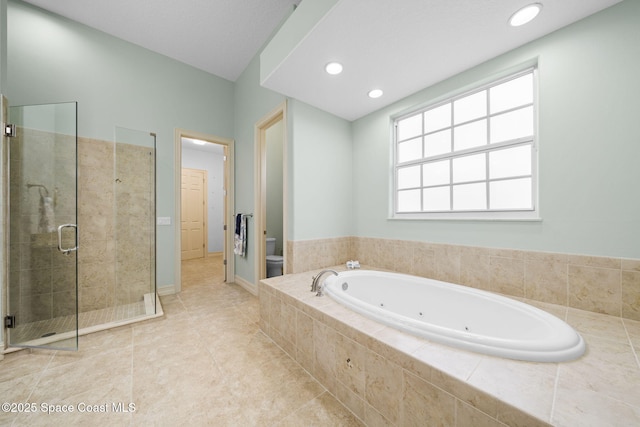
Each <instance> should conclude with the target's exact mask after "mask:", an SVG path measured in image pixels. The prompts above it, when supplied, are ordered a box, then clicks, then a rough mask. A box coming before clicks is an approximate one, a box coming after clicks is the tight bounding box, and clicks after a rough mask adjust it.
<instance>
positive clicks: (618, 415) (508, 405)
mask: <svg viewBox="0 0 640 427" xmlns="http://www.w3.org/2000/svg"><path fill="white" fill-rule="evenodd" d="M336 268H337V269H344V268H341V267H340V266H338V267H336ZM317 272H318V271H317V270H315V271H309V272H304V273H299V274H291V275H286V276H281V277H275V278H270V279H266V280H264V281H262V282H261V283H260V285H259V294H260V314H261V319H260V325H261V328H262V329H263V331H264V332H265V333H266V334H267V335H269V336H270V337H271V338H272V339H273V340H274V341H276V343H278V344H279V345H280V346H281V347H282V348H283V349H284V350H285V351H286V352H287V353H288V354H289V355H290V356H291V357H292V358H294V359H295V360H296V361H297V362H298V363H300V365H302V366H303V367H304V368H305V369H306V370H307V371H308V372H310V373H311V374H312V375H313V376H314V377H315V378H316V379H318V380H319V381H320V382H321V383H322V384H323V385H324V386H325V387H326V388H327V389H328V391H329V392H331V393H332V394H333V395H334V396H336V398H338V400H340V401H341V402H342V403H343V404H344V405H345V406H347V407H348V408H349V409H350V410H351V411H352V412H353V413H354V414H355V415H356V416H358V417H359V418H360V419H361V420H362V421H363V422H364V423H365V424H366V425H369V426H378V425H402V426H405V425H406V426H411V425H416V426H417V425H447V426H471V425H473V426H504V425H509V426H527V427H528V426H543V425H548V423H549V424H551V425H556V426H576V425H584V426H604V425H612V426H613V425H617V426H630V425H640V387H638V384H640V362H639V360H638V354H639V353H640V322H639V321H636V320H630V319H622V318H620V317H614V316H609V315H605V314H596V313H593V312H589V311H585V310H580V309H575V308H571V307H566V306H559V305H554V304H549V303H540V302H535V301H531V300H525V302H527V303H530V304H533V305H535V306H537V307H539V308H542V309H544V310H546V311H549V312H550V313H552V314H554V315H556V316H558V317H560V318H562V319H564V320H566V321H567V322H568V323H569V324H570V325H572V326H573V327H574V328H576V329H577V330H578V331H579V332H580V333H581V334H582V336H583V337H584V338H585V340H586V342H587V352H586V354H585V355H584V356H583V357H582V358H580V359H578V360H576V361H573V362H564V363H560V364H556V363H532V362H521V361H513V360H508V359H502V358H496V357H492V356H485V355H480V354H476V353H471V352H467V351H464V350H458V349H453V348H450V347H446V346H443V345H439V344H435V343H432V342H429V341H427V340H423V339H420V338H417V337H414V336H411V335H408V334H405V333H402V332H400V331H397V330H395V329H391V328H389V327H386V326H384V325H381V324H379V323H376V322H374V321H372V320H370V319H368V318H365V317H363V316H361V315H359V314H357V313H354V312H351V311H349V310H348V309H346V308H345V307H343V306H341V305H339V304H338V303H336V302H334V301H333V300H331V299H330V298H329V297H326V296H323V297H316V296H315V295H314V294H313V293H311V292H310V291H309V286H310V283H311V277H312V275H313V274H315V273H317Z"/></svg>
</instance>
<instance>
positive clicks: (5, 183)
mask: <svg viewBox="0 0 640 427" xmlns="http://www.w3.org/2000/svg"><path fill="white" fill-rule="evenodd" d="M1 98H2V99H1V103H2V126H3V130H2V217H3V224H4V225H3V233H2V234H3V235H2V243H3V246H2V251H3V253H2V268H3V277H2V282H3V283H2V298H1V300H0V301H1V302H2V305H1V307H0V314H1V316H2V319H3V326H4V328H3V329H2V335H1V339H2V342H3V350H4V351H11V350H9V349H20V348H48V349H55V350H74V351H75V350H77V349H78V336H79V324H78V257H77V250H78V246H79V245H78V242H79V234H78V225H77V222H78V131H77V123H78V120H77V114H78V104H77V102H67V103H54V104H41V105H22V106H16V107H13V108H23V109H29V108H34V109H35V108H44V109H46V108H48V107H54V106H60V105H73V120H71V121H69V122H66V123H65V127H66V129H67V130H69V129H71V130H72V134H64V133H59V132H58V131H57V127H58V124H57V123H58V122H57V121H56V120H57V117H58V110H54V115H53V116H52V117H53V120H54V122H55V123H56V125H55V127H56V130H53V131H51V130H49V129H46V130H40V131H36V132H40V133H44V134H53V135H54V143H55V141H57V140H58V139H59V138H60V139H68V140H69V141H71V140H72V141H74V142H73V155H72V157H71V158H70V161H69V163H68V164H65V165H63V166H67V167H69V166H70V165H71V162H73V168H74V170H73V174H72V183H73V188H69V189H68V190H67V189H64V190H65V191H64V192H63V193H62V194H61V195H60V199H61V200H62V201H61V203H62V204H64V203H69V201H70V200H72V203H73V204H72V205H71V206H72V209H71V210H72V211H73V213H72V216H73V223H69V221H64V220H63V221H62V222H64V224H63V223H60V224H58V222H60V221H58V220H59V219H60V218H56V216H57V215H56V213H57V212H55V204H56V199H57V191H58V186H57V185H56V186H54V187H52V186H51V185H49V188H51V191H52V196H51V199H52V200H50V201H51V202H52V204H51V206H50V208H51V211H50V212H51V214H52V215H53V218H54V219H55V220H56V221H55V225H52V224H47V225H48V226H47V227H46V228H47V230H46V233H44V234H48V235H49V240H48V241H47V242H45V241H44V240H43V241H42V242H41V243H44V246H43V247H44V248H45V250H46V248H49V249H50V250H51V259H50V262H51V265H50V268H51V279H50V280H51V283H50V284H51V292H52V296H51V298H52V304H53V286H54V280H55V279H54V277H55V274H54V272H53V271H54V267H55V265H56V264H55V263H56V257H57V258H59V259H63V260H65V261H64V263H62V264H69V265H68V266H67V267H66V269H67V270H65V271H67V272H68V271H71V269H72V270H73V277H72V279H71V280H72V281H73V282H74V283H73V290H70V291H69V292H72V293H73V294H74V295H75V301H71V303H72V304H73V305H74V306H75V310H74V313H69V314H67V315H60V316H58V315H56V316H54V307H53V305H52V307H51V313H50V317H51V319H52V320H53V319H54V318H56V319H57V318H60V317H65V316H66V317H69V316H73V318H72V319H67V323H69V322H68V320H71V323H72V324H73V325H74V326H75V328H74V329H71V328H68V330H61V333H60V334H59V335H58V334H57V332H58V331H54V332H53V333H51V334H44V335H43V336H42V337H39V338H35V339H33V338H30V339H28V340H27V341H16V342H11V339H12V333H11V332H12V331H11V330H12V329H14V328H15V327H16V326H17V325H16V323H22V320H19V321H18V320H17V318H18V317H20V316H22V314H21V315H19V316H14V315H13V313H15V312H16V308H15V307H14V308H13V309H12V304H11V299H12V295H11V289H10V280H12V279H13V280H15V277H12V276H11V271H10V269H11V216H10V215H11V201H10V198H11V190H10V188H11V187H10V185H11V176H12V174H11V158H10V156H11V148H10V145H11V138H14V137H15V129H16V128H17V126H15V127H13V129H10V127H9V126H8V125H7V123H6V122H8V118H9V106H8V101H7V99H6V97H4V96H2V97H1ZM23 111H24V110H23ZM36 115H37V114H36ZM47 118H49V119H51V117H47ZM10 130H13V131H14V133H13V134H12V133H11V132H10ZM23 143H24V141H23ZM31 144H34V142H31ZM31 144H30V145H31ZM54 147H55V146H54ZM22 154H23V153H22V152H20V156H22ZM21 165H22V162H21ZM57 166H58V165H57V164H56V165H54V167H53V171H56V170H57ZM36 169H37V168H36ZM65 172H69V170H68V169H65ZM49 178H51V177H49ZM28 181H29V180H28ZM43 182H44V181H43ZM47 183H48V182H47ZM54 183H56V184H57V183H58V182H57V181H56V179H55V177H54ZM26 185H27V188H28V189H31V188H32V187H38V191H39V192H40V195H41V198H42V197H45V196H43V190H44V194H45V195H46V196H47V197H48V196H49V189H48V188H47V186H46V185H44V184H41V183H35V184H34V183H30V182H27V184H26ZM71 192H73V195H72V199H70V196H69V195H70V193H71ZM19 197H20V199H24V197H25V196H24V195H23V194H22V193H19ZM27 197H29V196H28V194H27ZM20 203H23V200H21V201H20ZM42 210H43V206H40V216H42V215H44V214H43V212H42ZM71 210H68V211H67V212H64V211H62V212H64V213H62V214H60V216H61V217H62V218H64V217H65V215H67V216H68V215H69V213H70V212H71ZM69 218H70V217H67V218H64V219H69ZM14 220H15V218H14ZM40 220H41V221H42V218H41V219H40ZM18 221H19V225H18V226H19V227H20V233H22V232H23V225H22V223H21V221H22V220H21V219H20V218H18ZM45 222H46V221H45ZM41 225H42V224H40V225H39V226H38V227H39V229H38V234H42V233H41V231H42V230H41V229H40V226H41ZM32 228H33V227H31V229H30V230H29V233H30V235H31V233H32V231H33V230H32ZM65 228H73V229H74V233H73V235H71V236H70V235H69V233H68V232H64V231H63V230H64V229H65ZM14 230H15V228H14ZM63 234H65V238H64V239H63ZM54 236H57V239H56V238H55V237H54ZM40 237H42V236H40ZM19 240H20V243H19V244H20V245H21V246H22V245H23V242H22V238H19ZM40 240H41V239H40ZM55 240H57V242H56V241H55ZM63 240H64V243H63ZM56 246H57V251H56V250H55V249H53V248H55V247H56ZM41 249H42V248H41ZM21 251H22V249H20V252H21ZM58 252H60V253H61V254H62V256H63V257H64V256H70V255H72V256H73V261H66V258H60V255H59V254H58ZM14 256H15V255H14ZM17 262H19V263H20V267H19V268H20V270H19V271H20V273H19V274H20V277H19V280H20V281H22V277H21V276H22V273H21V267H22V260H21V259H20V257H18V261H17ZM62 264H59V265H62ZM65 274H66V273H63V275H62V276H59V277H57V279H59V280H61V281H68V277H67V278H65ZM29 285H31V282H29ZM18 287H19V292H20V293H22V291H23V289H22V284H20V285H18ZM20 298H22V296H21V297H20ZM14 302H15V300H14ZM19 305H20V304H19ZM21 308H22V307H18V308H17V311H18V312H19V313H21ZM67 311H68V310H67ZM42 320H45V319H42ZM35 322H37V321H30V322H24V323H26V324H30V323H35ZM58 328H60V326H59V325H58ZM16 332H17V331H16ZM56 343H60V344H59V345H56Z"/></svg>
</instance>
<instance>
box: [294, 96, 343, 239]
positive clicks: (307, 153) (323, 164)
mask: <svg viewBox="0 0 640 427" xmlns="http://www.w3.org/2000/svg"><path fill="white" fill-rule="evenodd" d="M289 111H290V116H289V120H290V123H291V126H292V130H291V139H292V146H291V149H290V151H289V155H290V157H291V166H290V171H292V173H291V180H290V183H291V188H290V194H291V216H290V218H289V239H290V240H311V239H323V238H329V237H344V236H351V235H352V232H353V227H352V225H353V223H352V212H353V204H352V194H353V188H352V177H353V171H352V163H353V161H352V154H351V153H352V145H351V124H350V123H349V122H348V121H346V120H343V119H340V118H338V117H336V116H333V115H331V114H329V113H326V112H324V111H322V110H319V109H317V108H315V107H311V106H309V105H308V104H305V103H303V102H300V101H295V100H292V101H290V103H289Z"/></svg>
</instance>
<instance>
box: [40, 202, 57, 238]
mask: <svg viewBox="0 0 640 427" xmlns="http://www.w3.org/2000/svg"><path fill="white" fill-rule="evenodd" d="M54 224H55V218H54V215H53V198H52V197H49V196H40V221H39V224H38V232H39V233H51V232H53V231H55V230H56V228H55V225H54Z"/></svg>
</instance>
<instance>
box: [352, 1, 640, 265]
mask: <svg viewBox="0 0 640 427" xmlns="http://www.w3.org/2000/svg"><path fill="white" fill-rule="evenodd" d="M639 23H640V1H637V0H627V1H625V2H622V3H620V4H618V5H617V6H614V7H612V8H609V9H606V10H604V11H603V12H601V13H598V14H596V15H593V16H591V17H589V18H587V19H584V20H582V21H580V22H577V23H576V24H574V25H571V26H569V27H566V28H564V29H561V30H559V31H557V32H555V33H552V34H550V35H548V36H546V37H544V38H542V39H539V40H537V41H535V42H532V43H530V44H528V45H526V46H524V47H521V48H518V49H515V50H513V51H511V52H509V53H507V54H505V55H502V56H500V57H497V58H495V59H493V60H491V61H488V62H486V63H484V64H482V65H480V66H477V67H475V68H473V69H471V70H468V71H466V72H463V73H461V74H459V75H457V76H454V77H452V78H450V79H448V80H445V81H443V82H441V83H439V84H436V85H434V86H432V87H429V88H427V89H425V90H423V91H420V92H419V93H416V94H414V95H412V96H410V97H408V98H406V99H404V100H402V101H400V102H398V103H395V104H394V105H392V106H390V107H388V108H385V109H383V110H380V111H378V112H375V113H373V114H370V115H368V116H366V117H364V118H362V119H360V120H357V121H355V122H354V123H353V171H354V175H353V181H354V191H353V198H354V212H355V214H354V217H355V221H354V228H353V231H354V234H355V235H357V236H367V237H381V238H393V239H406V240H424V241H430V242H441V243H452V244H463V245H472V246H488V247H506V248H516V249H528V250H541V251H552V252H569V253H578V254H588V255H602V256H615V257H632V258H640V191H639V190H638V188H637V187H638V183H640V167H639V163H638V159H640V96H639V94H640V78H638V76H640V25H639ZM536 58H537V60H538V64H539V187H540V190H539V195H540V212H541V216H542V221H540V222H533V221H532V222H504V221H436V220H433V221H427V220H390V219H389V197H390V190H389V189H390V185H391V176H390V166H391V148H390V116H392V115H394V114H398V113H399V112H401V111H404V110H406V109H407V108H410V107H412V106H415V105H419V104H423V103H427V102H429V101H430V100H433V99H436V98H438V97H442V96H445V95H446V94H449V93H452V92H454V91H457V90H459V88H462V87H467V86H469V85H472V84H474V83H476V82H478V81H482V80H486V79H487V78H488V77H490V76H493V75H497V74H499V73H502V72H503V71H504V70H506V69H509V68H511V67H515V66H517V65H518V64H523V63H526V62H529V61H531V60H535V59H536Z"/></svg>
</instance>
